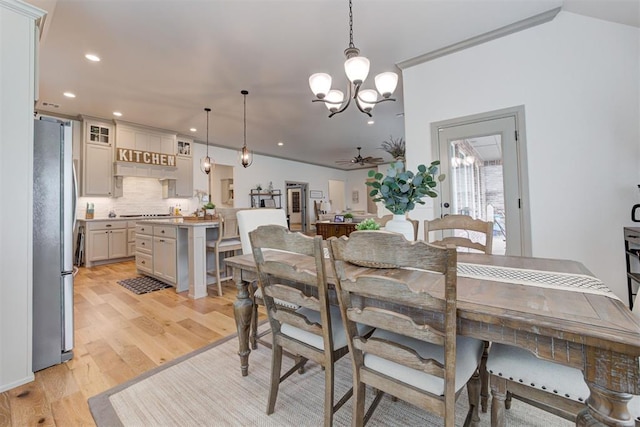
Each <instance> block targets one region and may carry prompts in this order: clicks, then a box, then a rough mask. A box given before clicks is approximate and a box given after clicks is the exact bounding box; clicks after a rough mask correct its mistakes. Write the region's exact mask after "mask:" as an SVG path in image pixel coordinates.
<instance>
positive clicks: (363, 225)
mask: <svg viewBox="0 0 640 427" xmlns="http://www.w3.org/2000/svg"><path fill="white" fill-rule="evenodd" d="M356 230H358V231H362V230H380V224H378V223H377V222H376V220H375V219H373V218H367V219H365V220H362V221H361V222H359V223H357V224H356Z"/></svg>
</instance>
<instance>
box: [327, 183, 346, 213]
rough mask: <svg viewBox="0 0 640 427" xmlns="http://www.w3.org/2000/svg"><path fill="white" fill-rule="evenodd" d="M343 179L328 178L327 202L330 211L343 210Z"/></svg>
mask: <svg viewBox="0 0 640 427" xmlns="http://www.w3.org/2000/svg"><path fill="white" fill-rule="evenodd" d="M344 191H345V190H344V181H338V180H335V179H330V180H329V203H330V204H331V211H332V212H343V211H344Z"/></svg>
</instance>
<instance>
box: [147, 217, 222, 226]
mask: <svg viewBox="0 0 640 427" xmlns="http://www.w3.org/2000/svg"><path fill="white" fill-rule="evenodd" d="M136 221H137V222H142V223H145V224H157V225H175V226H178V227H182V228H186V227H217V226H218V224H219V221H185V220H184V219H183V218H182V217H177V218H167V219H137V220H136Z"/></svg>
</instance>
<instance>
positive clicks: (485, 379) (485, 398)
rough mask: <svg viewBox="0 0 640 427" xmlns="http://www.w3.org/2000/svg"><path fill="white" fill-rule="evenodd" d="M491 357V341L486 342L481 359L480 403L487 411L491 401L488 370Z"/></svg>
mask: <svg viewBox="0 0 640 427" xmlns="http://www.w3.org/2000/svg"><path fill="white" fill-rule="evenodd" d="M488 357H489V341H485V342H484V350H483V351H482V360H481V361H480V404H481V405H482V412H483V413H486V412H487V406H488V403H489V372H488V371H487V358H488Z"/></svg>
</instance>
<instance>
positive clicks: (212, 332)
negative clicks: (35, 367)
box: [0, 261, 264, 427]
mask: <svg viewBox="0 0 640 427" xmlns="http://www.w3.org/2000/svg"><path fill="white" fill-rule="evenodd" d="M135 275H136V273H135V264H134V262H133V261H129V262H124V263H118V264H110V265H106V266H99V267H93V268H81V269H80V271H79V273H78V275H77V276H76V277H75V288H74V295H75V301H74V314H75V319H74V320H75V346H74V349H73V353H74V357H73V359H72V360H70V361H69V362H67V363H63V364H60V365H56V366H53V367H51V368H47V369H44V370H42V371H39V372H36V374H35V377H36V379H35V381H33V382H31V383H29V384H25V385H23V386H20V387H17V388H14V389H12V390H9V391H7V392H4V393H1V394H0V426H20V427H22V426H36V425H42V426H65V427H67V426H94V425H95V423H94V421H93V418H92V417H91V413H90V412H89V406H88V404H87V399H88V398H89V397H91V396H94V395H96V394H98V393H100V392H102V391H105V390H107V389H109V388H111V387H113V386H115V385H117V384H120V383H123V382H125V381H127V380H129V379H131V378H133V377H135V376H137V375H139V374H141V373H143V372H145V371H147V370H149V369H151V368H154V367H156V366H158V365H162V364H163V363H165V362H167V361H170V360H172V359H175V358H177V357H179V356H181V355H183V354H186V353H189V352H190V351H192V350H195V349H198V348H200V347H203V346H205V345H207V344H209V343H211V342H214V341H217V340H218V339H220V338H223V337H225V336H228V335H231V334H233V333H235V332H236V327H235V322H234V317H233V302H234V301H235V295H236V288H235V284H234V283H233V282H232V281H226V282H224V289H223V290H224V294H223V296H222V297H218V296H217V292H216V291H215V290H213V289H212V292H210V296H209V297H207V298H202V299H199V300H195V301H194V300H190V299H189V298H188V297H187V293H186V292H181V293H179V294H176V292H175V289H174V288H168V289H163V290H160V291H156V292H152V293H149V294H144V295H135V294H134V293H133V292H131V291H129V290H127V289H125V288H123V287H122V286H120V285H118V284H117V283H116V282H117V281H118V280H120V279H126V278H130V277H134V276H135ZM214 295H215V296H214ZM263 316H264V315H263ZM263 316H261V317H263ZM238 375H240V364H239V362H238Z"/></svg>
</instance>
